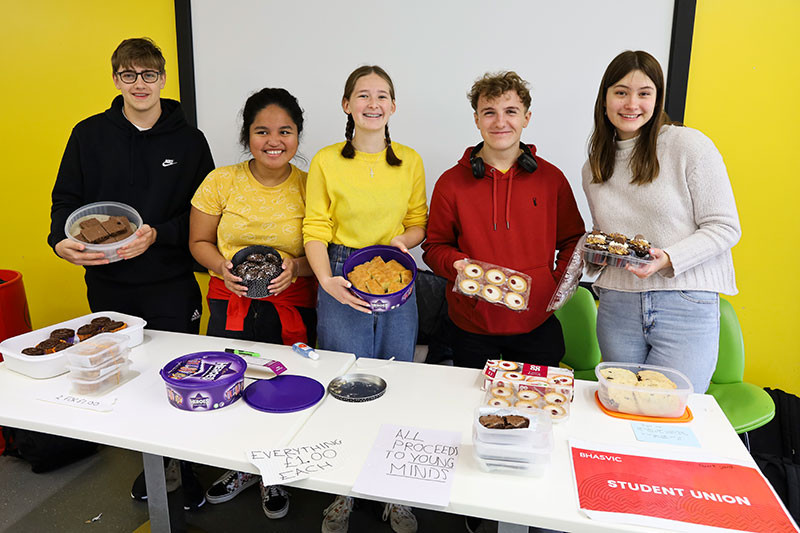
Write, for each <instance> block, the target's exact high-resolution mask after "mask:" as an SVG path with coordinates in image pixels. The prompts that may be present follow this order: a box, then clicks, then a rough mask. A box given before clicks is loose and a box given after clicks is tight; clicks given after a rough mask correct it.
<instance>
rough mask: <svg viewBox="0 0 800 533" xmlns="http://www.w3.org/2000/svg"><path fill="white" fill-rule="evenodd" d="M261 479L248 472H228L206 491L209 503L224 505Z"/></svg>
mask: <svg viewBox="0 0 800 533" xmlns="http://www.w3.org/2000/svg"><path fill="white" fill-rule="evenodd" d="M259 479H261V477H260V476H257V475H255V474H249V473H247V472H237V471H236V470H228V471H227V472H225V473H224V474H222V476H221V477H220V478H219V479H218V480H216V481H215V482H214V484H213V485H211V486H210V487H209V488H208V490H207V491H206V500H208V503H223V502H227V501H229V500H232V499H234V498H235V497H236V496H238V495H239V493H240V492H242V491H243V490H244V489H246V488H247V487H249V486H250V485H253V484H255V483H257V482H258V480H259Z"/></svg>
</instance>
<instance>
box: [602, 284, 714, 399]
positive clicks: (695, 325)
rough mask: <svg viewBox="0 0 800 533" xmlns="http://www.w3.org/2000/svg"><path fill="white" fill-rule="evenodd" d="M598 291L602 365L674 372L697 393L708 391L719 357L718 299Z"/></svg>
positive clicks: (694, 293)
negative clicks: (643, 366)
mask: <svg viewBox="0 0 800 533" xmlns="http://www.w3.org/2000/svg"><path fill="white" fill-rule="evenodd" d="M594 289H595V292H597V294H598V295H599V297H600V308H599V309H598V312H597V340H598V342H599V344H600V351H601V352H602V354H603V361H617V362H623V363H646V364H648V365H657V366H665V367H668V368H674V369H676V370H679V371H680V372H683V373H684V374H686V376H687V377H688V378H689V381H691V382H692V387H693V388H694V392H698V393H701V394H702V393H704V392H705V391H706V390H707V389H708V384H709V383H710V382H711V376H712V374H714V370H715V369H716V366H717V354H718V353H719V294H717V293H715V292H708V291H648V292H621V291H613V290H609V289H603V288H599V287H595V288H594Z"/></svg>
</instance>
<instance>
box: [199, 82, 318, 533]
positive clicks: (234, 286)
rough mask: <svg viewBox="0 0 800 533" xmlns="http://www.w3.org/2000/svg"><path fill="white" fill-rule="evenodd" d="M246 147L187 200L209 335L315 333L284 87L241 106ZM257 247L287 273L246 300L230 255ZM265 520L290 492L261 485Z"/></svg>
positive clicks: (300, 188)
mask: <svg viewBox="0 0 800 533" xmlns="http://www.w3.org/2000/svg"><path fill="white" fill-rule="evenodd" d="M242 117H243V123H242V129H241V134H240V142H241V144H242V146H243V147H244V148H245V149H246V150H249V151H250V153H251V154H252V156H253V157H252V159H250V160H248V161H245V162H242V163H239V164H237V165H231V166H227V167H221V168H218V169H216V170H214V171H213V172H211V173H210V174H209V175H208V176H207V177H206V179H205V181H203V183H202V184H201V185H200V187H199V188H198V189H197V192H196V193H195V196H194V198H193V199H192V212H191V221H190V230H189V248H190V250H191V252H192V255H193V256H194V258H195V259H197V261H198V262H199V263H200V264H201V265H203V266H204V267H206V268H208V271H209V273H210V274H211V280H210V283H209V291H208V306H209V309H210V311H211V318H210V319H209V322H208V335H213V336H216V337H227V338H235V339H245V340H253V341H261V342H270V343H277V344H281V343H283V344H293V343H295V342H306V343H308V344H310V345H312V346H313V345H314V343H315V340H316V311H315V309H314V306H315V302H316V281H315V279H314V277H313V273H312V272H311V268H310V267H309V265H308V260H307V259H306V257H305V252H304V249H303V217H304V216H305V199H306V173H305V172H302V171H301V170H299V169H298V168H297V167H295V166H294V165H292V164H291V163H290V161H291V160H292V158H293V157H294V156H295V154H296V153H297V146H298V144H299V137H300V134H301V132H302V131H303V111H302V110H301V109H300V106H299V105H298V103H297V100H296V99H295V98H294V96H292V95H291V94H289V92H287V91H286V90H285V89H269V88H268V89H262V90H261V91H259V92H257V93H255V94H253V95H252V96H250V98H248V99H247V102H246V103H245V106H244V110H243V111H242ZM255 244H261V245H267V246H271V247H272V248H274V249H276V250H277V251H278V252H279V253H280V254H281V257H282V258H283V272H282V273H281V274H280V275H279V276H278V277H277V278H275V279H274V280H273V281H272V282H271V283H270V285H269V290H270V293H271V295H270V296H268V297H266V298H263V299H250V298H247V288H246V287H245V286H244V285H241V284H240V283H239V282H241V281H242V279H241V278H239V277H238V276H235V275H234V274H233V272H232V271H231V269H232V268H233V264H232V263H231V259H232V258H233V256H234V254H235V253H236V252H238V251H239V250H241V249H242V248H245V247H247V246H251V245H255ZM258 480H259V477H258V476H254V475H252V474H248V473H246V472H236V471H229V472H226V473H225V474H224V475H223V476H222V477H221V478H220V479H218V480H217V482H216V483H214V485H212V487H211V488H210V489H209V490H208V492H207V493H206V499H207V500H208V502H209V503H222V502H224V501H228V500H230V499H231V498H233V497H234V496H236V495H237V494H238V493H239V492H241V491H242V490H243V489H245V488H247V487H249V486H250V485H252V484H254V483H255V482H257V481H258ZM261 493H262V507H263V509H264V513H265V514H266V515H267V517H268V518H281V517H283V516H285V515H286V513H287V512H288V509H289V500H288V495H287V493H286V492H285V491H284V490H283V489H282V488H281V487H278V486H269V487H265V486H264V485H261Z"/></svg>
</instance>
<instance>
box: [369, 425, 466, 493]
mask: <svg viewBox="0 0 800 533" xmlns="http://www.w3.org/2000/svg"><path fill="white" fill-rule="evenodd" d="M460 443H461V433H458V432H456V431H443V430H438V429H421V428H412V427H404V426H395V425H392V424H384V425H383V426H381V429H380V432H379V433H378V437H377V438H376V439H375V443H374V444H373V446H372V450H370V453H369V456H368V457H367V461H366V462H365V463H364V466H363V467H362V469H361V473H360V474H359V475H358V479H357V480H356V482H355V485H353V491H354V492H358V493H361V494H364V495H367V496H375V497H376V498H377V499H381V498H385V499H389V500H400V501H405V502H414V503H425V504H428V505H436V506H441V507H445V506H447V504H448V503H450V490H451V488H452V485H453V472H454V470H455V466H456V461H457V460H458V446H459V444H460Z"/></svg>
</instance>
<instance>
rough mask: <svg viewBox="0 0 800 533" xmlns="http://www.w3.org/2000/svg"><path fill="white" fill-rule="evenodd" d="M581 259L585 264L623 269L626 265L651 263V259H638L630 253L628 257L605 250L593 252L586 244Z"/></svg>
mask: <svg viewBox="0 0 800 533" xmlns="http://www.w3.org/2000/svg"><path fill="white" fill-rule="evenodd" d="M583 258H584V260H585V261H586V262H587V263H592V264H594V265H608V266H612V267H617V268H625V267H626V266H628V265H633V266H642V265H646V264H648V263H652V262H653V258H652V257H649V256H648V257H647V258H642V257H638V256H636V255H635V254H633V253H632V252H631V253H629V254H628V255H620V254H614V253H611V252H608V251H605V250H593V249H592V248H590V247H589V245H588V244H584V245H583Z"/></svg>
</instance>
